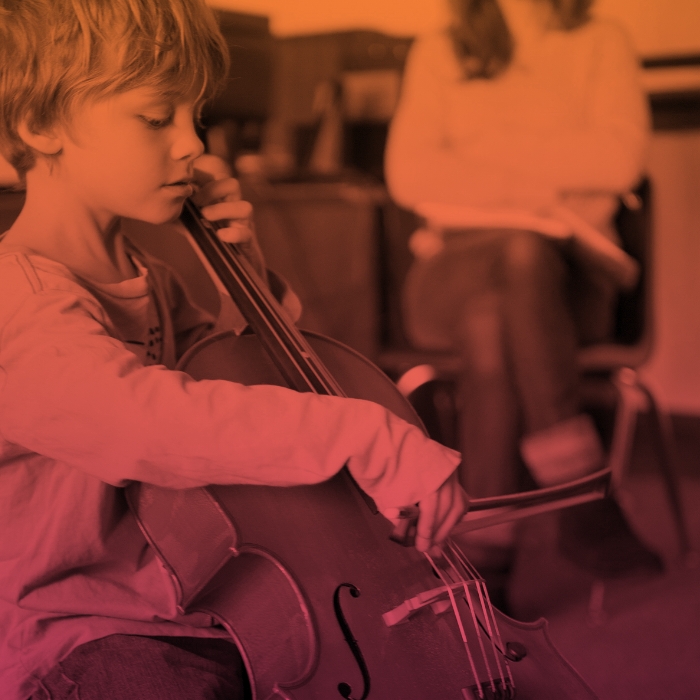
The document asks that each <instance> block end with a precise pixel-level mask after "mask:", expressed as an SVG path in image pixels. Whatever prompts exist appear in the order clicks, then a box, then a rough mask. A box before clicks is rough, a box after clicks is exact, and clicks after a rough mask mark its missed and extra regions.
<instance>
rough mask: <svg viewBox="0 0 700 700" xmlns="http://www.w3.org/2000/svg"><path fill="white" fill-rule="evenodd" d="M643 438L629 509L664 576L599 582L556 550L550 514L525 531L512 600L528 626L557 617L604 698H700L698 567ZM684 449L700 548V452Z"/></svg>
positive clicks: (564, 639)
mask: <svg viewBox="0 0 700 700" xmlns="http://www.w3.org/2000/svg"><path fill="white" fill-rule="evenodd" d="M641 442H642V444H641V445H639V444H638V446H637V450H636V453H635V458H634V459H633V466H632V468H631V469H630V473H629V475H628V477H627V479H626V483H625V493H626V498H625V511H626V513H627V515H628V516H629V518H630V521H631V522H632V524H633V525H634V529H635V530H636V532H637V534H638V535H639V536H640V537H641V539H642V540H643V541H644V542H645V543H646V544H647V545H648V546H650V547H651V548H653V549H655V551H657V552H658V553H659V554H661V555H662V557H663V559H664V562H665V564H666V571H665V573H663V574H658V575H646V576H645V575H628V576H626V577H623V578H619V579H616V580H609V581H605V582H604V583H603V584H602V586H601V584H600V583H596V579H595V577H594V575H592V574H591V573H589V572H587V571H585V570H583V569H582V568H579V567H578V566H576V565H575V564H573V563H571V562H570V561H568V560H566V559H564V558H563V557H562V556H561V555H560V554H559V553H558V551H557V546H556V533H557V526H556V516H555V515H551V514H547V515H543V516H539V517H537V518H531V519H529V520H527V521H522V522H521V523H520V525H519V528H520V531H519V534H520V548H519V556H518V561H517V564H516V568H515V572H514V574H513V578H512V584H511V589H510V603H511V607H512V610H513V614H514V616H516V617H517V618H519V619H521V620H534V619H537V618H539V617H545V618H546V619H547V620H548V621H549V626H550V628H549V631H550V636H551V638H552V640H553V641H554V643H555V645H556V646H557V648H558V649H559V651H560V652H561V653H562V655H563V656H564V657H565V658H567V659H568V661H569V662H570V663H571V664H572V665H573V666H574V667H575V668H576V669H577V670H578V671H579V673H580V674H581V675H582V676H583V677H584V678H585V679H586V681H587V682H588V683H589V684H590V685H591V686H592V687H593V689H594V690H595V691H596V692H597V693H598V695H599V697H600V700H665V699H667V698H668V699H669V700H671V699H672V700H697V699H700V567H698V562H697V560H695V561H693V560H692V559H693V558H691V560H690V561H682V560H681V558H680V554H679V551H678V543H677V540H676V538H675V533H674V529H673V523H672V521H671V518H670V515H669V510H668V505H667V503H666V501H665V496H664V492H663V489H662V487H661V481H660V479H659V477H658V475H657V474H656V473H655V472H654V470H653V468H652V465H650V464H649V456H648V453H647V451H646V450H645V447H644V440H643V439H642V441H641ZM681 452H682V454H681V459H682V463H681V464H680V468H679V474H680V479H681V484H682V486H681V488H682V496H683V501H684V505H685V513H686V518H687V522H688V526H689V531H690V537H691V543H692V545H693V546H694V547H696V548H698V549H700V470H698V468H697V461H698V457H697V456H698V454H700V451H699V450H698V449H697V444H685V445H684V449H683V450H681ZM592 591H594V599H596V600H597V603H598V605H595V606H594V610H597V612H595V613H594V614H591V612H590V611H589V602H590V600H591V593H592ZM601 599H602V604H601Z"/></svg>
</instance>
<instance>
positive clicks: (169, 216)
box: [138, 202, 183, 226]
mask: <svg viewBox="0 0 700 700" xmlns="http://www.w3.org/2000/svg"><path fill="white" fill-rule="evenodd" d="M182 204H183V203H182V202H180V203H178V204H174V205H172V206H169V207H167V208H163V209H160V210H158V211H150V212H144V214H143V215H142V216H140V217H138V218H139V219H140V220H141V221H143V222H145V223H147V224H153V225H154V226H160V225H161V224H170V223H172V222H173V221H177V220H178V219H179V218H180V214H181V213H182Z"/></svg>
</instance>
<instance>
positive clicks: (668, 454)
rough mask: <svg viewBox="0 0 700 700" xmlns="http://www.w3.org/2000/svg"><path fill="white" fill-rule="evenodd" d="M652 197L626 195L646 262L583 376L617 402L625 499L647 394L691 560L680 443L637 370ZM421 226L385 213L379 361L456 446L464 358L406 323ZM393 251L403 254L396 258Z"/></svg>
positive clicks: (624, 228) (619, 475)
mask: <svg viewBox="0 0 700 700" xmlns="http://www.w3.org/2000/svg"><path fill="white" fill-rule="evenodd" d="M651 195H652V192H651V183H650V182H649V180H648V179H644V180H643V181H642V182H641V183H640V184H639V185H638V187H637V188H635V190H634V191H632V192H630V193H628V194H627V195H625V196H624V197H622V198H621V199H620V206H619V209H618V211H617V214H616V217H615V224H616V227H617V230H618V232H619V235H620V238H621V241H622V247H623V248H624V249H625V250H626V251H627V252H628V253H629V254H630V255H632V256H633V257H634V258H635V259H636V260H637V261H638V262H639V264H640V268H641V276H640V280H639V283H638V285H637V287H636V288H635V289H634V290H632V291H631V292H627V293H623V294H621V295H620V298H619V302H618V307H617V312H616V328H615V336H614V339H613V340H612V341H611V342H609V343H604V344H597V345H592V346H589V347H585V348H583V349H581V351H580V352H579V356H578V361H579V365H580V368H581V371H582V376H583V380H584V381H583V394H584V402H585V404H586V405H587V406H588V405H589V404H599V403H603V404H608V405H612V406H614V407H615V412H614V422H613V428H612V434H611V436H610V439H609V449H608V466H609V467H610V471H611V479H610V486H609V489H610V490H611V491H612V492H613V493H614V494H615V495H618V496H622V495H623V494H622V492H621V485H622V480H623V476H624V473H625V471H626V469H627V466H628V464H629V460H630V456H631V451H632V447H633V439H634V434H635V428H636V423H637V417H638V414H639V411H640V408H641V406H640V396H641V397H643V398H644V399H645V400H646V402H647V405H648V407H649V409H650V417H651V419H652V423H653V427H654V428H655V431H654V432H655V437H656V447H657V453H658V458H659V465H660V468H661V475H662V477H663V481H664V485H665V490H666V495H667V497H668V501H669V505H670V508H671V513H672V516H673V521H674V525H675V529H676V533H677V537H678V542H679V545H680V550H681V554H682V556H683V557H684V558H685V559H686V560H689V559H690V557H691V548H690V540H689V537H688V530H687V526H686V523H685V519H684V516H683V510H682V505H681V500H680V495H679V488H678V482H677V479H676V476H675V471H674V464H673V462H674V450H675V446H674V439H673V431H672V427H671V421H670V417H669V415H668V413H667V412H666V411H664V410H662V409H661V408H660V406H659V404H658V403H657V401H656V400H655V398H654V396H653V394H652V392H651V391H650V390H649V388H648V387H647V386H645V384H644V383H643V382H642V381H641V379H640V377H639V374H638V368H639V367H640V366H641V365H642V364H643V363H644V362H645V361H646V360H647V359H648V357H649V355H650V353H651V350H652V342H653V335H654V334H653V328H654V318H653V304H652V282H653V275H652V262H653V256H652V247H653V240H652V234H653V228H652V215H651V214H652V198H651ZM414 224H415V219H414V220H412V219H411V215H410V214H408V213H406V212H400V211H399V212H397V211H390V212H389V213H388V214H387V215H385V220H384V230H383V234H384V235H383V239H382V249H381V254H382V261H383V266H382V271H383V279H382V284H383V287H382V288H383V290H384V298H383V309H384V329H385V338H384V339H383V340H384V345H383V349H382V351H381V352H380V354H379V356H378V358H377V364H378V365H379V366H380V367H381V368H382V369H383V370H384V371H385V372H386V373H387V374H388V375H389V376H391V377H392V378H393V379H394V380H395V381H396V383H397V386H398V388H399V389H400V390H401V391H402V393H403V394H404V395H405V396H407V397H408V398H409V400H411V401H412V403H414V405H415V406H416V408H417V410H418V412H419V414H421V417H422V418H423V419H424V422H425V423H426V427H427V428H428V431H429V433H430V434H431V436H432V437H434V438H435V439H437V440H440V441H441V442H444V443H445V444H448V445H449V446H451V447H456V446H457V445H456V437H457V436H456V407H455V402H454V380H455V378H456V376H457V374H458V373H459V371H460V367H461V361H460V358H459V357H458V356H457V355H456V354H453V353H450V352H433V351H426V350H419V349H416V348H412V347H411V346H410V343H409V342H408V341H407V339H406V336H405V334H404V333H403V330H402V326H401V319H400V300H399V298H400V289H401V286H402V283H403V278H404V277H405V274H406V271H407V269H408V266H409V264H410V259H409V258H408V254H407V250H406V242H407V238H408V235H409V234H410V231H411V230H413V228H414V227H415V226H414ZM392 227H393V228H392ZM399 246H402V249H401V250H399ZM392 256H396V258H395V260H392Z"/></svg>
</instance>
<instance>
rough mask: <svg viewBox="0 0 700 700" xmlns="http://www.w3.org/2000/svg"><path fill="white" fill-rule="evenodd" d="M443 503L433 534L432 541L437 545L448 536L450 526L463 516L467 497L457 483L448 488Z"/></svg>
mask: <svg viewBox="0 0 700 700" xmlns="http://www.w3.org/2000/svg"><path fill="white" fill-rule="evenodd" d="M444 505H445V506H446V507H445V509H444V511H443V512H442V513H440V514H439V516H440V517H439V518H438V520H440V522H438V524H437V526H436V528H435V533H434V535H433V542H434V544H437V545H439V544H442V543H443V542H444V541H445V540H446V539H447V538H448V537H449V535H450V532H452V528H453V527H454V526H455V525H456V524H457V523H458V522H459V521H460V520H461V519H462V518H463V517H464V515H465V514H466V512H467V510H468V509H469V498H468V497H467V494H466V493H465V491H464V489H463V488H462V487H461V486H460V485H459V483H457V484H455V487H454V488H450V489H449V490H448V492H447V494H446V500H445V501H444Z"/></svg>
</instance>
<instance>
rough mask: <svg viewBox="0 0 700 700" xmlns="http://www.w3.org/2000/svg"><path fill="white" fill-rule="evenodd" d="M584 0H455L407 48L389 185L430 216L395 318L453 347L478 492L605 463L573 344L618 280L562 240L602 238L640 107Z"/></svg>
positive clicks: (420, 341) (636, 140)
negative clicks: (583, 402) (445, 20)
mask: <svg viewBox="0 0 700 700" xmlns="http://www.w3.org/2000/svg"><path fill="white" fill-rule="evenodd" d="M592 2H593V0H451V6H452V24H451V26H450V27H449V29H448V30H447V31H443V32H440V33H436V34H432V35H428V36H425V37H423V38H420V39H418V40H417V41H416V42H415V44H414V45H413V47H412V49H411V52H410V55H409V58H408V62H407V66H406V72H405V78H404V85H403V92H402V96H401V101H400V104H399V107H398V110H397V113H396V115H395V118H394V121H393V123H392V125H391V129H390V135H389V141H388V145H387V154H386V173H387V182H388V186H389V190H390V192H391V194H392V196H393V197H394V198H395V200H396V201H398V202H399V203H400V204H402V205H404V206H406V207H408V208H409V209H412V210H414V211H415V212H417V213H418V214H419V215H421V216H422V217H423V218H424V219H425V220H426V226H425V227H424V228H423V229H421V230H419V231H418V232H416V233H415V234H414V235H413V237H412V239H411V248H412V250H413V252H414V255H415V256H416V260H415V262H414V264H413V267H412V269H411V270H410V272H409V275H408V278H407V282H406V288H405V290H404V293H405V295H404V302H405V321H406V327H407V331H408V333H409V336H410V338H411V340H412V341H413V342H414V343H415V344H416V345H418V346H420V347H424V348H432V349H438V348H439V349H454V350H458V351H459V352H460V353H461V354H462V355H463V358H464V367H465V370H464V375H463V377H462V386H461V390H460V401H461V410H460V415H461V418H460V426H461V448H462V452H463V457H464V462H463V465H462V468H461V469H462V473H461V478H462V482H463V484H464V485H465V486H466V488H467V490H468V491H469V492H470V493H471V494H472V495H474V496H492V495H498V494H502V493H507V492H512V491H515V490H517V488H518V481H517V473H518V469H517V468H518V465H519V460H520V459H522V460H523V461H524V463H525V465H526V466H527V467H528V469H529V471H530V473H531V475H532V477H533V478H534V479H535V481H536V482H538V483H539V484H540V485H542V486H547V485H552V484H555V483H560V482H564V481H567V480H569V479H573V478H577V477H580V476H583V475H585V474H587V473H590V472H593V471H595V470H596V469H599V468H601V467H602V466H603V458H604V455H603V449H602V446H601V444H600V439H599V437H598V434H597V432H596V429H595V427H594V425H593V423H592V421H591V419H590V418H589V417H588V416H587V415H586V414H584V413H582V411H581V407H580V400H579V387H578V382H579V377H578V373H577V366H576V353H577V349H578V348H579V347H580V346H581V345H582V344H586V343H592V342H598V341H600V340H603V339H605V337H606V336H608V335H609V334H610V332H611V324H612V320H613V309H614V300H615V298H616V294H617V291H618V289H619V288H620V286H621V285H622V284H625V283H628V282H629V281H630V277H629V275H628V276H627V278H625V275H624V274H623V275H617V274H616V273H615V272H611V269H612V268H610V267H608V266H607V265H606V264H600V261H601V260H604V258H600V259H598V258H596V257H595V256H590V255H587V254H585V252H583V251H584V250H585V249H584V248H583V247H581V246H579V245H578V244H577V243H576V242H575V241H576V240H577V236H578V234H579V233H581V231H585V232H587V234H590V233H591V230H592V229H595V230H596V231H595V232H593V236H594V237H596V236H597V237H598V239H599V240H602V241H603V243H604V244H607V245H608V246H609V247H610V248H613V250H615V248H614V247H613V246H610V242H612V243H616V234H615V231H614V229H613V227H612V224H611V219H612V216H613V214H614V212H615V209H616V204H617V197H618V195H620V194H621V193H624V192H625V191H627V190H628V189H629V188H630V187H631V186H633V185H634V184H635V183H636V182H637V181H638V179H639V178H640V176H641V174H642V172H643V166H644V155H645V150H646V147H647V141H648V135H649V116H648V108H647V105H646V100H645V97H644V95H643V92H642V90H641V87H640V85H639V82H638V66H637V61H636V59H635V55H634V53H633V50H632V48H631V46H630V43H629V41H628V39H627V37H626V35H625V34H624V32H623V31H622V30H621V29H620V28H619V27H618V26H617V25H616V24H614V23H612V22H609V21H604V20H600V19H594V18H591V16H590V14H589V10H590V6H591V5H592ZM571 233H574V234H575V235H574V236H573V238H571V237H569V234H571ZM603 247H605V245H604V246H603ZM491 535H492V538H493V543H494V544H501V545H503V546H506V545H509V544H510V534H509V533H508V532H507V531H506V532H504V530H503V529H501V531H500V534H499V532H498V531H496V530H495V529H493V531H492V533H491Z"/></svg>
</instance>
